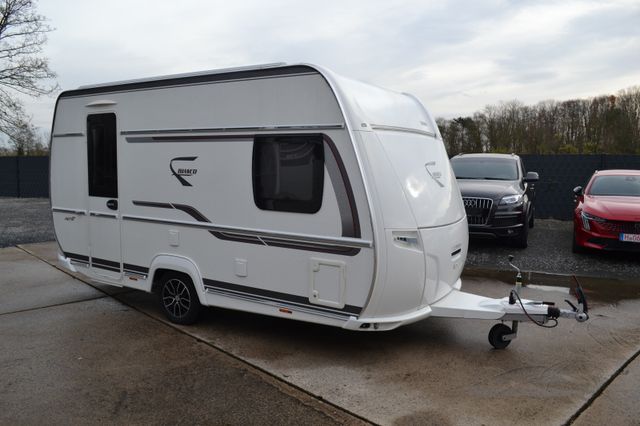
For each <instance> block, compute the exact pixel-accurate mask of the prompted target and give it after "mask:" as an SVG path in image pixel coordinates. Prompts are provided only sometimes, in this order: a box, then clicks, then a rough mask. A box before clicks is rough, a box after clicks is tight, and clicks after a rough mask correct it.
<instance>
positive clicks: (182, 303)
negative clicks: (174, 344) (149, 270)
mask: <svg viewBox="0 0 640 426" xmlns="http://www.w3.org/2000/svg"><path fill="white" fill-rule="evenodd" d="M160 305H161V306H162V311H163V312H164V314H165V316H166V317H167V319H168V320H169V321H171V322H173V323H175V324H184V325H187V324H193V323H194V322H196V320H197V319H198V315H199V314H200V310H201V309H202V305H201V304H200V300H198V293H197V292H196V289H195V287H194V286H193V282H192V281H191V278H189V276H188V275H185V274H180V273H177V272H170V273H167V274H165V275H163V277H162V281H161V283H160Z"/></svg>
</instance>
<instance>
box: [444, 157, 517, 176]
mask: <svg viewBox="0 0 640 426" xmlns="http://www.w3.org/2000/svg"><path fill="white" fill-rule="evenodd" d="M451 166H452V167H453V171H454V173H455V175H456V178H458V179H487V180H517V179H518V164H517V163H516V160H515V159H511V158H471V157H467V158H453V159H451Z"/></svg>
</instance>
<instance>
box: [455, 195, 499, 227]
mask: <svg viewBox="0 0 640 426" xmlns="http://www.w3.org/2000/svg"><path fill="white" fill-rule="evenodd" d="M462 201H463V202H464V208H465V210H466V211H467V222H468V223H469V225H485V224H486V223H487V221H488V220H489V213H491V207H492V206H493V200H492V199H490V198H476V197H462Z"/></svg>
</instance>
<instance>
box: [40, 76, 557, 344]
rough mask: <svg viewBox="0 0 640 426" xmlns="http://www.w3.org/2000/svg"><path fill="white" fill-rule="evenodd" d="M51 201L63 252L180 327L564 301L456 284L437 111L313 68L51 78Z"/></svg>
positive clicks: (460, 252) (540, 314) (451, 210)
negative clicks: (97, 81)
mask: <svg viewBox="0 0 640 426" xmlns="http://www.w3.org/2000/svg"><path fill="white" fill-rule="evenodd" d="M51 204H52V211H53V221H54V225H55V232H56V238H57V241H58V244H59V247H60V253H59V258H60V261H61V262H62V263H63V264H64V266H66V267H67V268H68V269H70V270H72V271H78V272H80V273H82V274H85V275H87V276H88V277H90V278H91V279H93V280H95V281H98V282H101V283H108V284H113V285H116V286H123V287H131V288H135V289H139V290H143V291H147V292H152V291H153V292H157V293H159V294H160V300H161V305H162V308H163V310H164V312H165V314H166V315H167V316H168V318H169V319H170V320H171V321H174V322H178V323H190V322H193V321H194V320H195V319H196V317H197V314H198V311H199V309H200V306H201V305H205V306H217V307H224V308H230V309H237V310H242V311H249V312H257V313H261V314H266V315H273V316H278V317H283V318H292V319H297V320H303V321H310V322H314V323H320V324H327V325H333V326H338V327H343V328H346V329H351V330H390V329H393V328H395V327H398V326H400V325H403V324H408V323H411V322H414V321H418V320H421V319H423V318H426V317H429V316H446V317H465V318H481V319H492V320H507V319H508V320H514V319H515V320H518V319H524V315H525V312H523V306H525V305H526V306H527V308H526V309H527V312H528V313H529V314H530V316H531V317H532V318H535V319H536V320H537V321H539V322H546V321H547V320H548V319H549V318H556V317H557V316H558V315H559V313H558V312H556V311H558V310H557V309H555V308H552V309H549V308H548V306H546V305H543V304H540V303H534V302H531V301H526V302H525V305H523V304H521V303H511V304H510V303H509V300H507V299H506V298H505V299H504V300H496V299H488V298H484V297H480V296H476V295H472V294H468V293H463V292H461V291H460V288H461V281H460V274H461V272H462V268H463V266H464V262H465V259H466V255H467V243H468V235H467V221H466V216H465V209H464V205H463V203H462V198H461V196H460V192H459V190H458V187H457V185H456V179H455V177H454V175H453V173H452V171H451V167H450V164H449V160H448V157H447V153H446V151H445V147H444V144H443V142H442V138H441V136H440V133H439V131H438V128H437V126H436V124H435V122H434V120H433V118H432V117H431V116H430V115H429V113H428V112H427V111H426V109H425V108H424V107H423V106H422V104H421V103H420V102H419V101H418V100H417V99H416V98H415V97H413V96H411V95H407V94H401V93H396V92H393V91H389V90H384V89H381V88H378V87H374V86H371V85H368V84H364V83H361V82H357V81H353V80H349V79H345V78H342V77H339V76H337V75H335V74H334V73H332V72H330V71H328V70H326V69H324V68H321V67H317V66H313V65H283V64H275V65H265V66H256V67H248V68H238V69H233V70H220V71H209V72H203V73H194V74H185V75H174V76H165V77H157V78H149V79H143V80H135V81H126V82H118V83H111V84H103V85H95V86H84V87H80V88H78V89H77V90H70V91H66V92H63V93H62V94H61V95H60V96H59V98H58V100H57V103H56V108H55V114H54V122H53V129H52V137H51ZM513 299H514V298H513V297H512V300H511V302H514V300H513ZM514 324H517V323H514ZM501 327H502V328H501V329H500V330H498V331H495V332H494V333H493V334H494V336H493V339H494V341H496V342H498V346H500V345H502V344H503V343H504V342H506V343H504V346H506V344H508V343H509V340H510V339H512V338H513V337H514V336H515V330H510V329H509V327H507V326H504V325H501ZM496 336H497V337H496ZM496 339H497V340H496ZM492 343H493V342H492ZM494 346H495V345H494Z"/></svg>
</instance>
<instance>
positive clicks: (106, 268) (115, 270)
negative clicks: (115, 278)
mask: <svg viewBox="0 0 640 426" xmlns="http://www.w3.org/2000/svg"><path fill="white" fill-rule="evenodd" d="M91 267H92V268H98V269H105V270H107V271H112V272H121V271H120V268H112V267H111V266H106V265H100V264H96V263H94V264H92V265H91Z"/></svg>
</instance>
